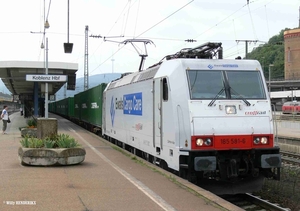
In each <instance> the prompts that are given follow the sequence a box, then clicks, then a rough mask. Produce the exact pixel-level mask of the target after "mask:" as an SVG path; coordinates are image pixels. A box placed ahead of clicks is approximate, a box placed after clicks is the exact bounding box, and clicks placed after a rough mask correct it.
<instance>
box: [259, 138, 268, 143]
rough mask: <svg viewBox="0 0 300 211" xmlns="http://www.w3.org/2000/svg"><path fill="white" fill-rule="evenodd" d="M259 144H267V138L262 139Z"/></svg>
mask: <svg viewBox="0 0 300 211" xmlns="http://www.w3.org/2000/svg"><path fill="white" fill-rule="evenodd" d="M260 142H261V143H262V144H267V143H268V138H267V137H262V138H261V141H260Z"/></svg>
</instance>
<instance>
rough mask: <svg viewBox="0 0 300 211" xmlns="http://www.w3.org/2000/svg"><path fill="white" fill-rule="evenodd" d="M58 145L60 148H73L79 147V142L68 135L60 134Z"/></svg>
mask: <svg viewBox="0 0 300 211" xmlns="http://www.w3.org/2000/svg"><path fill="white" fill-rule="evenodd" d="M56 144H57V145H58V147H59V148H72V147H78V146H79V144H78V142H77V141H75V139H74V138H72V137H70V136H69V135H67V134H59V135H58V136H57V140H56Z"/></svg>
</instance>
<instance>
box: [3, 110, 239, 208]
mask: <svg viewBox="0 0 300 211" xmlns="http://www.w3.org/2000/svg"><path fill="white" fill-rule="evenodd" d="M49 118H57V120H58V133H65V134H70V135H71V136H72V137H74V138H75V139H76V140H77V141H78V142H79V143H80V144H81V145H82V146H83V147H84V148H85V150H86V156H85V160H84V161H83V163H81V164H79V165H73V166H60V167H32V166H23V165H21V164H20V161H19V158H18V148H19V147H20V146H21V145H20V140H21V139H22V137H21V132H20V131H19V127H22V126H26V119H25V118H24V117H23V116H20V113H19V112H18V113H14V114H12V115H11V116H10V119H11V121H12V123H10V124H8V129H7V133H8V134H1V135H0V152H1V153H0V160H1V162H0V177H1V179H0V187H1V190H0V200H1V203H0V210H1V211H6V210H8V211H11V210H22V211H23V210H30V211H31V210H39V211H40V210H43V211H47V210H49V211H50V210H51V211H60V210H62V211H110V210H111V211H119V210H120V211H123V210H124V211H127V210H128V211H135V210H136V211H143V210H145V211H149V210H151V211H156V210H158V211H160V210H166V211H169V210H170V211H175V210H178V211H179V210H180V211H197V210H203V211H204V210H205V211H217V210H223V211H225V210H230V211H238V210H242V209H240V208H238V207H236V206H235V205H233V204H230V203H229V202H227V201H225V200H223V199H221V198H219V197H218V196H216V195H214V194H212V193H210V192H208V191H206V190H203V189H201V188H199V187H197V186H195V185H193V184H191V183H189V182H187V181H186V180H183V179H181V178H179V177H177V176H175V175H173V174H171V173H170V172H167V171H164V170H162V169H160V168H158V167H156V166H154V165H152V164H149V163H145V162H144V161H142V160H139V158H135V157H134V156H132V155H130V154H129V153H127V152H125V151H123V150H122V149H119V148H117V147H116V146H114V145H111V144H110V143H109V142H107V141H105V140H103V139H102V138H101V137H99V136H96V135H95V134H93V133H90V132H88V131H86V130H84V129H83V128H81V127H79V126H77V125H75V124H73V123H72V122H70V121H68V120H66V119H63V118H61V117H59V116H56V115H52V114H49ZM1 127H2V125H1Z"/></svg>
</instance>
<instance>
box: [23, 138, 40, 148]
mask: <svg viewBox="0 0 300 211" xmlns="http://www.w3.org/2000/svg"><path fill="white" fill-rule="evenodd" d="M20 143H21V145H22V147H25V148H42V147H43V146H44V142H43V140H41V139H38V138H33V137H29V136H25V137H24V139H22V140H21V141H20Z"/></svg>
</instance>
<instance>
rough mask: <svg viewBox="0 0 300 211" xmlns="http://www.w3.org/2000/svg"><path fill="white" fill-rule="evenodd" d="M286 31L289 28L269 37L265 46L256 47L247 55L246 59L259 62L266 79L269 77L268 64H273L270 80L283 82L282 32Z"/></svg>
mask: <svg viewBox="0 0 300 211" xmlns="http://www.w3.org/2000/svg"><path fill="white" fill-rule="evenodd" d="M286 30H289V28H285V29H282V30H281V31H280V32H279V34H278V35H275V36H273V37H271V38H270V39H269V41H268V42H267V43H266V44H262V45H260V46H259V47H256V48H255V49H253V51H252V52H251V53H248V54H247V58H248V59H255V60H258V61H260V63H261V65H262V68H263V72H264V75H265V77H266V78H268V75H269V64H274V66H273V67H272V74H271V78H272V79H273V80H274V79H282V80H284V31H286Z"/></svg>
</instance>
